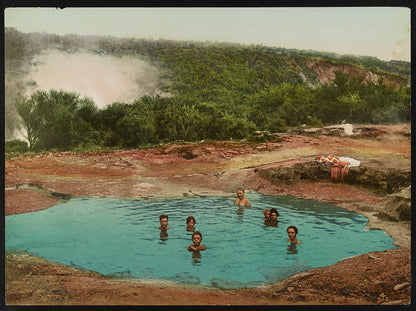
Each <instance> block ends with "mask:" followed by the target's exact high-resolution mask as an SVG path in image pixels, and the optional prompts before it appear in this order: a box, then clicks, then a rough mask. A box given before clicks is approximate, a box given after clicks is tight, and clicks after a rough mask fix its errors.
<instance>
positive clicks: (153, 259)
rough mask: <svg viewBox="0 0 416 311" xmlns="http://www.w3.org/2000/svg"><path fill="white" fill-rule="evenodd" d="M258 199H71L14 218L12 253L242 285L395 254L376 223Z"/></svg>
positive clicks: (308, 205)
mask: <svg viewBox="0 0 416 311" xmlns="http://www.w3.org/2000/svg"><path fill="white" fill-rule="evenodd" d="M250 199H251V201H252V202H253V206H252V207H251V208H247V207H237V206H234V205H233V201H232V199H231V198H222V197H221V198H217V197H215V198H210V197H205V198H192V199H185V200H166V201H155V202H147V201H146V202H142V201H125V200H117V199H108V198H105V199H99V198H88V199H82V198H81V199H71V200H69V201H68V202H66V203H64V204H59V205H56V206H54V207H52V208H50V209H46V210H42V211H38V212H34V213H23V214H18V215H9V216H6V226H5V228H6V231H5V234H6V240H5V242H6V250H12V249H22V250H27V251H28V252H31V253H33V254H35V255H39V256H42V257H44V258H46V259H48V260H51V261H57V262H61V263H64V264H71V262H72V263H74V264H76V265H77V266H79V267H82V268H84V269H88V270H93V271H97V272H99V273H102V274H109V275H111V274H114V273H120V271H131V275H132V276H133V277H140V278H143V277H145V278H146V277H151V278H157V279H170V278H172V280H175V282H176V281H177V282H189V283H191V282H192V283H194V282H199V281H200V283H201V284H204V285H210V284H218V286H219V287H220V288H232V287H234V288H238V287H246V286H249V284H250V285H251V284H260V283H265V282H266V283H269V282H275V281H277V280H279V279H282V278H286V277H288V276H289V275H291V274H293V273H296V272H299V271H303V270H305V269H310V268H311V267H318V266H327V265H330V264H333V263H335V262H337V261H339V260H340V259H342V258H345V257H350V256H353V255H357V254H363V253H368V252H370V251H382V250H385V249H389V248H394V246H393V245H392V241H393V239H392V238H390V237H389V236H388V235H386V234H385V233H384V232H383V231H379V230H368V231H366V230H365V229H364V228H365V226H366V224H367V223H368V219H367V218H365V217H364V216H361V215H358V214H355V213H353V212H349V211H346V210H343V209H342V208H340V207H337V206H335V205H330V204H326V203H325V204H322V206H321V205H320V204H321V203H319V202H314V201H313V200H300V199H296V198H292V197H286V196H284V197H274V196H263V195H260V194H255V193H251V194H250ZM254 203H255V204H254ZM270 207H278V209H279V214H280V216H279V223H278V224H277V223H275V225H277V227H272V226H270V227H266V225H265V224H264V222H263V223H262V219H263V217H262V214H263V210H264V209H265V208H270ZM165 213H166V214H168V215H169V225H170V226H171V227H172V229H169V230H167V231H169V232H167V231H166V230H163V231H162V230H160V231H158V230H157V229H156V227H157V226H158V225H159V223H158V220H159V215H161V214H165ZM191 214H192V215H195V217H196V219H197V220H198V224H197V226H198V228H195V231H200V232H202V234H203V237H204V243H206V244H207V245H209V246H210V248H209V250H207V251H204V254H203V255H204V259H203V260H202V258H201V257H202V256H201V254H202V251H201V252H193V253H192V252H191V254H189V253H190V252H188V251H187V246H188V245H189V244H190V240H191V235H192V231H188V230H186V229H187V225H186V223H185V220H186V219H187V217H188V216H189V215H191ZM334 219H335V220H334ZM340 224H342V225H340ZM270 225H273V224H270ZM290 225H296V226H297V227H298V228H299V237H300V239H301V240H302V242H304V245H302V246H295V245H293V246H288V244H289V243H288V242H287V241H286V239H287V232H286V228H287V227H288V226H290ZM195 227H196V226H195ZM108 228H111V230H109V229H108ZM157 233H159V234H160V238H159V239H158V236H157ZM168 234H169V237H168ZM168 238H169V243H168V241H167V240H168ZM330 245H331V246H332V245H337V247H336V249H334V248H333V247H329V246H330ZM265 250H267V251H265ZM236 254H238V255H236ZM296 260H301V262H296ZM295 262H296V264H295ZM258 269H260V270H258ZM126 275H127V274H126ZM129 277H130V276H129ZM218 280H220V281H218Z"/></svg>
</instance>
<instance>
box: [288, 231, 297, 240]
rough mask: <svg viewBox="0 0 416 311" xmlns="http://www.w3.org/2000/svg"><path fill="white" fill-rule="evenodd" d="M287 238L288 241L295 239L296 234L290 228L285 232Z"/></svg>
mask: <svg viewBox="0 0 416 311" xmlns="http://www.w3.org/2000/svg"><path fill="white" fill-rule="evenodd" d="M287 236H288V237H289V239H290V240H294V239H296V232H295V230H294V229H292V228H290V229H289V230H287Z"/></svg>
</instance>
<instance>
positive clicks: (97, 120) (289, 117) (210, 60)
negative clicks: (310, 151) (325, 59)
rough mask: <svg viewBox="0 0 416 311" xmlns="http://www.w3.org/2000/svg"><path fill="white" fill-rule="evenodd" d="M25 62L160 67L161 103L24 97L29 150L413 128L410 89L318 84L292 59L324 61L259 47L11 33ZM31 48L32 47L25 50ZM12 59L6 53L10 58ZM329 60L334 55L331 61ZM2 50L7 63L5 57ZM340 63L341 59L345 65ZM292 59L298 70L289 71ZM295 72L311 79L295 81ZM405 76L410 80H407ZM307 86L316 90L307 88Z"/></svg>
mask: <svg viewBox="0 0 416 311" xmlns="http://www.w3.org/2000/svg"><path fill="white" fill-rule="evenodd" d="M13 40H14V41H16V44H19V46H20V47H21V48H20V49H19V51H18V52H19V53H22V55H21V57H29V58H30V57H31V55H33V54H36V53H40V52H41V51H42V49H46V48H51V47H53V48H58V49H63V50H65V51H73V52H75V51H77V50H80V49H87V50H89V52H93V53H97V54H100V55H113V56H123V55H127V56H133V57H140V58H141V59H146V60H147V61H148V62H151V63H152V64H154V65H157V66H158V67H160V68H163V72H164V75H163V76H162V77H160V89H161V90H162V91H163V92H165V93H164V94H165V95H163V96H143V97H141V98H137V99H136V100H135V101H134V103H132V104H126V103H120V102H116V103H113V104H111V105H109V106H107V107H105V108H103V109H98V108H97V107H96V105H95V104H94V102H93V101H92V100H91V99H89V98H82V99H81V98H80V97H79V95H78V94H76V93H70V92H64V91H62V90H61V91H56V90H49V92H45V91H38V92H35V93H33V94H32V95H31V96H30V97H29V98H25V97H19V98H18V99H17V100H16V101H15V107H16V110H17V111H18V113H19V115H20V118H21V120H22V125H23V127H24V128H25V130H26V133H27V136H26V139H27V141H28V142H29V147H30V148H31V149H33V150H50V149H52V148H54V149H58V150H66V149H72V150H74V149H75V148H81V149H82V148H85V149H88V148H91V147H92V146H102V147H109V148H137V147H141V146H146V145H148V144H154V143H160V142H170V141H175V140H185V141H195V140H201V139H216V140H222V139H229V138H233V139H242V138H247V137H249V136H250V135H252V134H253V132H255V131H258V130H260V131H269V132H283V131H285V130H286V129H287V127H290V126H297V125H301V124H306V125H309V126H320V125H322V124H328V123H336V122H340V121H343V120H345V121H346V122H351V123H353V122H367V123H368V122H369V123H383V122H406V121H410V88H409V87H406V86H399V85H397V84H396V85H393V84H387V85H386V84H383V81H382V80H380V81H378V83H370V82H367V83H363V77H360V76H351V77H350V76H347V75H345V74H343V73H341V72H340V71H338V72H336V77H335V80H334V81H333V82H331V83H328V84H325V85H318V84H314V82H315V80H316V78H317V73H316V72H314V71H313V70H312V69H310V68H308V67H305V66H304V64H303V63H302V62H297V63H296V58H299V57H302V58H304V57H307V56H306V55H307V54H308V53H309V54H313V55H311V56H313V57H317V56H322V54H319V53H318V52H314V53H312V52H305V51H304V52H302V51H293V50H285V49H279V48H268V47H263V46H243V45H238V44H219V43H216V44H213V43H212V44H211V43H193V42H175V41H166V40H158V41H152V40H140V39H116V38H103V37H78V36H56V35H47V34H28V35H22V34H21V33H19V32H15V31H14V30H13V29H6V46H7V44H9V45H11V46H8V47H7V49H9V50H8V51H9V53H12V52H13V51H14V47H13V46H14V45H13V44H14V43H13V42H14V41H13ZM25 42H26V43H25ZM6 52H7V51H6ZM329 58H330V57H329ZM8 59H9V58H8V55H7V53H6V63H7V60H8ZM342 60H343V59H342V58H337V61H338V62H339V61H342ZM344 61H348V63H350V64H351V63H355V64H357V65H359V66H369V67H371V68H373V69H374V70H376V69H377V70H381V71H389V72H392V73H395V74H400V75H402V76H407V69H409V72H410V64H405V63H397V64H396V63H391V62H390V63H387V64H386V62H382V61H379V60H378V59H376V58H374V59H373V58H360V57H353V56H348V57H347V58H346V60H344ZM293 62H295V64H296V65H291V64H292V63H293ZM299 67H301V71H302V73H303V75H304V76H305V77H306V78H307V81H308V83H307V82H305V81H304V80H303V78H302V77H301V76H300V75H299ZM403 79H405V78H403ZM311 83H312V84H314V85H313V87H311Z"/></svg>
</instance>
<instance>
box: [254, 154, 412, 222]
mask: <svg viewBox="0 0 416 311" xmlns="http://www.w3.org/2000/svg"><path fill="white" fill-rule="evenodd" d="M256 173H258V174H259V175H261V176H262V177H264V178H267V179H269V180H270V181H272V182H273V183H275V184H276V185H281V186H292V185H295V184H296V183H298V182H300V181H310V182H329V181H330V180H331V166H330V164H328V163H322V162H317V161H308V162H303V163H296V164H294V165H291V166H280V167H274V168H265V169H256ZM339 183H344V184H348V185H351V186H354V187H359V188H364V189H367V190H369V191H371V192H374V193H376V194H377V195H381V196H385V203H384V205H383V209H382V210H380V211H379V213H378V217H380V218H383V219H387V220H390V221H410V208H411V195H410V188H411V186H410V183H411V172H410V170H409V169H403V170H392V169H383V170H380V169H374V168H371V167H366V166H359V167H351V168H349V171H348V174H346V175H344V176H343V180H341V181H339Z"/></svg>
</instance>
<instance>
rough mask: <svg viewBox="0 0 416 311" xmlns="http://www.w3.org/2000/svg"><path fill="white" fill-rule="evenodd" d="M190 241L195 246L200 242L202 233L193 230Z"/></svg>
mask: <svg viewBox="0 0 416 311" xmlns="http://www.w3.org/2000/svg"><path fill="white" fill-rule="evenodd" d="M192 242H194V245H195V246H198V245H199V244H201V242H202V233H201V232H199V231H195V232H194V233H192Z"/></svg>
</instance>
